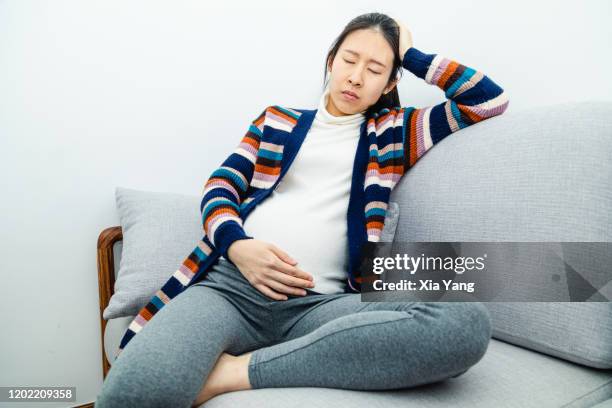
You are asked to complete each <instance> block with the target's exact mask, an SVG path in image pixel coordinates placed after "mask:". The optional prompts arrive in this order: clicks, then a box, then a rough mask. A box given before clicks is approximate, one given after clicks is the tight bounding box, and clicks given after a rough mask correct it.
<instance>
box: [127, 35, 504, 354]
mask: <svg viewBox="0 0 612 408" xmlns="http://www.w3.org/2000/svg"><path fill="white" fill-rule="evenodd" d="M402 66H403V67H404V68H405V69H407V70H408V71H410V72H412V73H413V74H414V75H416V76H417V77H419V78H421V79H423V80H425V82H426V83H428V84H431V85H435V86H437V87H438V88H440V89H442V90H443V91H444V93H445V95H446V98H447V100H446V101H445V102H442V103H440V104H437V105H434V106H430V107H425V108H414V107H400V106H397V107H394V108H392V109H391V108H385V109H382V110H381V111H380V112H378V113H375V114H374V115H372V117H369V118H366V119H365V120H364V122H363V124H362V126H361V130H360V131H361V138H360V140H359V142H358V146H357V151H356V154H355V160H354V166H353V176H352V182H351V183H352V184H351V191H350V198H349V205H348V210H347V225H348V242H349V264H348V271H347V282H346V285H345V292H346V293H358V292H359V291H360V282H361V280H360V277H359V276H356V273H355V271H356V269H357V265H356V263H357V262H358V260H359V255H360V254H359V252H360V248H361V247H362V245H363V244H364V243H365V242H366V241H369V242H377V241H379V239H380V235H381V231H382V229H383V223H384V219H385V214H386V210H387V204H388V202H389V195H390V193H391V191H392V190H393V188H394V187H395V186H396V185H397V183H398V181H399V180H400V179H401V177H402V176H403V175H404V174H405V173H406V172H407V171H408V170H409V169H410V168H411V167H412V166H414V165H415V163H416V162H417V161H418V160H419V159H420V158H421V157H423V155H424V154H425V153H426V152H427V151H428V150H429V149H431V148H432V147H433V146H434V145H435V144H436V143H438V142H440V141H441V140H442V139H444V138H445V137H446V136H448V135H450V134H451V133H454V132H456V131H458V130H460V129H463V128H465V127H467V126H470V125H472V124H474V123H477V122H480V121H482V120H485V119H487V118H490V117H492V116H495V115H499V114H501V113H503V112H504V111H505V110H506V108H507V106H508V100H507V98H506V95H505V93H504V91H503V90H502V88H500V87H499V86H498V85H497V84H495V83H494V82H493V81H491V79H489V78H488V77H487V76H485V75H484V74H483V73H481V72H479V71H477V70H475V69H473V68H469V67H467V66H465V65H462V64H460V63H458V62H456V61H453V60H450V59H447V58H444V57H442V56H440V55H436V54H425V53H423V52H421V51H419V50H418V49H416V48H414V47H412V48H410V49H408V51H406V53H405V54H404V57H403V61H402ZM315 115H316V109H315V110H305V109H291V108H288V107H282V106H278V105H273V106H269V107H267V108H266V109H264V111H263V112H261V113H260V114H259V116H257V117H256V118H255V119H254V120H253V121H252V123H251V124H250V126H249V128H248V130H247V132H246V134H245V135H244V137H243V138H242V140H241V141H240V143H239V144H238V146H237V147H236V148H235V150H234V151H233V152H232V153H231V154H230V155H229V157H227V159H226V160H225V161H224V162H223V163H222V164H221V165H220V167H219V168H217V169H216V170H215V171H213V173H212V174H211V176H210V178H209V179H208V180H207V181H206V183H205V185H204V190H203V198H202V202H201V205H200V210H201V213H202V225H203V232H204V236H203V237H202V239H201V240H200V241H199V242H198V243H197V246H196V247H195V248H194V249H193V251H192V252H191V253H190V254H189V256H187V258H185V260H184V261H183V262H182V264H181V265H180V266H179V268H178V270H177V271H176V272H174V274H172V276H171V277H170V278H169V279H168V281H167V282H166V283H165V284H164V285H163V286H162V287H161V288H160V289H159V290H158V291H157V292H156V293H155V295H154V296H153V297H152V298H151V300H150V301H149V303H148V304H147V305H145V306H144V307H143V308H142V309H141V310H140V312H139V313H138V315H137V316H136V317H135V318H134V319H133V320H132V322H131V324H130V325H129V328H128V329H127V331H126V333H125V334H124V336H123V338H122V340H121V343H120V346H119V353H121V351H122V350H123V349H124V348H125V346H126V345H127V343H128V342H129V341H130V340H131V339H132V337H133V336H135V335H136V334H137V333H138V332H139V331H140V330H142V328H143V327H144V325H145V324H146V323H147V322H148V321H149V320H151V318H153V316H154V315H155V314H156V313H157V312H158V311H159V310H160V309H161V308H162V307H164V305H166V304H167V303H168V302H170V300H172V299H173V298H174V297H176V296H177V295H178V294H180V293H181V292H182V291H183V290H185V289H186V288H188V287H189V286H191V285H193V284H194V283H196V282H199V281H201V280H203V279H205V278H206V275H207V273H208V271H209V270H210V268H211V266H212V265H214V264H215V262H216V260H217V259H218V258H219V256H220V255H223V256H224V257H225V258H226V259H229V257H228V255H227V251H228V248H229V247H230V245H231V244H232V243H233V242H234V241H236V240H239V239H249V238H253V237H250V236H248V235H247V234H246V232H245V231H244V229H243V228H242V223H243V220H245V219H246V217H247V216H248V215H249V213H250V212H251V211H252V210H253V209H254V208H255V207H256V206H257V204H258V203H260V202H261V201H262V200H264V199H266V197H267V196H269V195H270V194H271V193H272V191H273V190H274V189H275V188H276V185H277V184H278V183H279V182H280V181H281V180H282V178H283V175H284V174H285V173H286V172H287V170H288V169H289V167H290V165H291V162H292V161H293V159H294V158H295V157H296V154H297V152H298V150H299V148H300V146H301V144H302V142H303V141H304V138H305V137H306V135H307V133H308V129H309V128H310V125H311V124H312V121H313V119H314V117H315Z"/></svg>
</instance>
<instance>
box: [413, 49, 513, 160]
mask: <svg viewBox="0 0 612 408" xmlns="http://www.w3.org/2000/svg"><path fill="white" fill-rule="evenodd" d="M402 65H403V67H404V68H405V69H407V70H408V71H410V72H412V73H413V74H414V75H416V76H417V77H419V78H421V79H423V80H425V82H427V83H428V84H430V85H435V86H437V87H438V88H440V89H442V90H443V91H444V93H445V95H446V98H447V101H446V102H442V103H440V104H437V105H434V106H429V107H425V108H418V109H417V108H414V107H405V108H402V111H403V114H404V115H403V127H402V128H403V132H404V134H403V137H404V139H403V140H404V164H405V166H406V168H410V167H412V166H414V164H415V163H416V162H417V161H418V160H419V159H420V158H421V157H422V156H423V155H424V154H425V153H426V152H427V151H428V150H429V149H430V148H431V147H432V146H433V145H435V144H436V143H438V142H439V141H440V140H442V139H444V138H445V137H446V136H448V135H450V134H451V133H454V132H456V131H458V130H460V129H463V128H465V127H468V126H470V125H472V124H474V123H476V122H480V121H482V120H485V119H487V118H490V117H493V116H496V115H500V114H502V113H503V112H504V111H505V110H506V108H507V107H508V98H507V97H506V94H505V92H504V90H503V89H502V88H500V87H499V86H498V85H497V84H496V83H495V82H493V81H492V80H491V79H490V78H489V77H487V76H486V75H484V74H483V73H482V72H480V71H477V70H475V69H473V68H470V67H467V66H465V65H462V64H460V63H459V62H456V61H453V60H450V59H448V58H445V57H443V56H440V55H437V54H424V53H423V52H421V51H420V50H418V49H416V48H414V47H411V48H409V49H408V50H407V51H406V53H405V54H404V58H403V61H402Z"/></svg>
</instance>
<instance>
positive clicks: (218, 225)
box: [200, 108, 268, 259]
mask: <svg viewBox="0 0 612 408" xmlns="http://www.w3.org/2000/svg"><path fill="white" fill-rule="evenodd" d="M267 110H268V108H266V109H264V111H263V112H262V113H261V114H260V115H259V116H258V117H257V118H256V119H255V120H253V121H252V122H251V124H250V126H249V128H248V129H247V132H246V134H245V135H244V136H243V138H242V140H241V141H240V143H239V144H238V146H237V147H236V148H235V149H234V151H233V152H232V153H231V154H230V155H229V157H227V159H225V161H224V162H223V163H221V165H220V166H219V168H217V169H216V170H215V171H213V173H212V174H211V176H210V178H209V179H208V180H207V181H206V183H205V184H204V191H203V193H202V196H203V197H202V202H201V203H200V211H201V213H202V224H203V227H204V233H205V234H206V236H207V237H208V239H209V240H210V242H211V243H212V244H213V246H214V247H215V248H216V249H218V250H219V251H220V253H221V254H222V255H223V257H225V258H226V259H229V257H228V255H227V250H228V249H229V247H230V245H231V244H232V243H234V241H237V240H239V239H250V238H253V237H250V236H248V235H247V234H246V233H245V231H244V229H243V227H242V218H240V204H241V203H242V201H243V200H244V199H245V198H246V195H247V190H248V188H249V186H250V184H251V180H252V178H253V172H254V169H255V162H256V158H257V151H258V149H259V144H260V142H261V138H262V134H263V127H264V120H265V116H266V112H267Z"/></svg>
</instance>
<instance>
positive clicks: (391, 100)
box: [323, 13, 402, 118]
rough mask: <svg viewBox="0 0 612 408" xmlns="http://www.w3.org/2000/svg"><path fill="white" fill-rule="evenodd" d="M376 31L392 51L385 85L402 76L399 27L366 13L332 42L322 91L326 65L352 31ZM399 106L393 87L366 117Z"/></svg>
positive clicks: (353, 20)
mask: <svg viewBox="0 0 612 408" xmlns="http://www.w3.org/2000/svg"><path fill="white" fill-rule="evenodd" d="M368 28H370V29H371V28H373V29H378V30H380V32H381V34H382V35H383V37H384V38H385V40H387V42H388V43H389V45H390V46H391V49H392V50H393V56H394V57H393V66H392V67H391V73H390V74H389V79H388V81H387V85H389V84H390V83H391V82H393V80H394V79H395V78H396V77H397V76H398V74H399V76H400V77H401V75H402V60H401V58H400V55H399V27H398V25H397V23H396V22H395V20H394V19H392V18H391V17H389V16H387V15H386V14H381V13H367V14H362V15H360V16H357V17H355V18H354V19H352V20H351V21H350V22H349V23H348V24H347V25H346V27H344V30H342V32H341V33H340V35H339V36H338V37H337V38H336V39H335V40H334V42H333V44H332V46H331V48H330V50H329V52H328V53H327V57H326V58H325V73H324V74H323V89H325V87H326V86H327V69H328V65H329V64H330V63H331V62H332V61H333V60H334V58H335V57H336V54H337V53H338V50H339V49H340V46H341V45H342V43H343V42H344V39H345V38H346V37H347V36H348V35H349V34H350V33H352V32H353V31H356V30H363V29H368ZM400 106H401V104H400V99H399V94H398V92H397V86H395V87H393V90H391V91H389V92H388V93H387V94H386V95H385V94H382V95H381V96H380V98H379V99H378V101H376V103H375V104H374V105H372V106H370V107H369V108H368V109H367V110H366V112H365V115H366V117H368V118H369V117H371V116H373V115H374V114H375V113H378V112H379V111H380V110H381V109H383V108H388V109H392V108H399V107H400Z"/></svg>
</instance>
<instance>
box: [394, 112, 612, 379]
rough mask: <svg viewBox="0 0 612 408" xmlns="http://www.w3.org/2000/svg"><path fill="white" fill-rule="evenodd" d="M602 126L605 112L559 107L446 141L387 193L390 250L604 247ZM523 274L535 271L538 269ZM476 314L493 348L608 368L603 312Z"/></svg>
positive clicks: (497, 309)
mask: <svg viewBox="0 0 612 408" xmlns="http://www.w3.org/2000/svg"><path fill="white" fill-rule="evenodd" d="M611 117H612V103H609V102H583V103H569V104H559V105H554V106H548V107H542V108H537V109H531V110H529V111H523V112H516V113H514V112H509V113H506V114H505V115H503V116H499V117H495V118H491V119H489V120H487V121H484V122H480V123H477V124H475V125H473V126H470V127H469V128H466V129H462V130H460V131H459V132H457V133H455V134H453V135H451V136H449V137H447V138H446V139H444V140H442V141H441V142H440V143H438V144H437V145H435V146H434V147H433V148H432V149H430V150H429V151H428V152H427V153H426V154H425V155H424V156H423V157H422V158H421V159H420V160H419V161H418V162H417V163H416V164H415V166H414V167H412V168H411V169H410V170H409V171H408V173H407V174H406V175H405V176H404V177H403V178H402V179H401V180H400V182H399V184H398V185H397V186H396V188H395V189H394V190H393V192H392V193H391V199H392V200H393V201H395V202H397V203H398V204H399V207H400V220H401V222H400V223H399V225H398V228H397V232H396V236H395V240H396V241H400V242H467V241H475V242H502V241H508V242H587V241H594V242H612V189H610V180H612V161H610V157H612V121H611V120H610V118H611ZM608 255H609V254H608ZM523 261H525V260H524V259H523ZM527 261H529V260H527ZM586 261H587V259H585V258H583V259H582V260H578V263H580V262H586ZM579 266H580V265H577V267H579ZM525 267H528V268H530V269H531V268H534V270H536V271H537V270H538V263H537V259H535V257H534V258H533V259H532V260H531V264H526V265H525ZM497 272H498V273H500V274H504V273H510V270H508V271H497ZM539 272H540V273H542V274H549V273H551V272H552V271H551V270H542V269H541V268H540V270H539ZM611 289H612V282H610V283H609V284H608V285H607V286H605V287H603V288H601V292H600V293H602V294H603V292H604V291H607V292H606V293H605V294H607V295H608V296H609V294H610V293H611V292H610V291H611ZM596 297H597V296H596V295H594V296H593V299H595V298H596ZM485 305H487V306H489V309H490V311H491V316H492V319H493V336H494V337H496V338H498V339H503V340H506V341H509V342H513V343H515V344H519V345H522V346H525V347H530V348H533V349H535V350H538V351H541V352H544V353H548V354H551V355H554V356H558V357H561V358H564V359H567V360H570V361H574V362H577V363H580V364H586V365H589V366H592V367H597V368H611V367H612V303H611V302H587V303H571V302H566V303H550V304H549V303H539V304H530V303H506V304H501V303H497V304H494V303H486V302H485Z"/></svg>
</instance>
